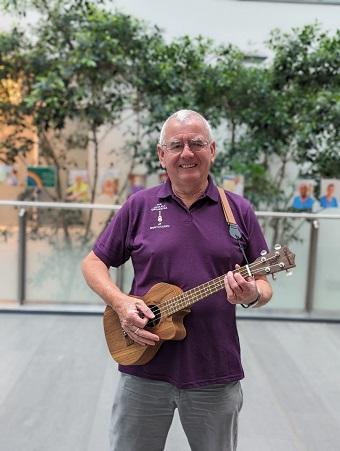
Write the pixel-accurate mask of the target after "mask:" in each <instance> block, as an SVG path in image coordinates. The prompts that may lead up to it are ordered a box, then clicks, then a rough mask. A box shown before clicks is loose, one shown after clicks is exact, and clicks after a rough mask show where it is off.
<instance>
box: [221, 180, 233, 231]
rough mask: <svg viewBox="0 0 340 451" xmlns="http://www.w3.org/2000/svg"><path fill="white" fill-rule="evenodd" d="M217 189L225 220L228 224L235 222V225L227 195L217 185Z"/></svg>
mask: <svg viewBox="0 0 340 451" xmlns="http://www.w3.org/2000/svg"><path fill="white" fill-rule="evenodd" d="M217 189H218V192H219V194H220V198H221V202H222V208H223V213H224V216H225V220H226V221H227V223H228V224H235V225H236V226H237V224H236V221H235V218H234V215H233V212H232V211H231V208H230V205H229V202H228V199H227V196H226V195H225V192H224V189H223V188H221V187H220V186H218V187H217Z"/></svg>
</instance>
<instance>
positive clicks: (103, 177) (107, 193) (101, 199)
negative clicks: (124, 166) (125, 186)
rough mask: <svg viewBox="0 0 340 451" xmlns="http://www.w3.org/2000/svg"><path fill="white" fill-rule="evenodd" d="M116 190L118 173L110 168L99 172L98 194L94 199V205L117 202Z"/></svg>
mask: <svg viewBox="0 0 340 451" xmlns="http://www.w3.org/2000/svg"><path fill="white" fill-rule="evenodd" d="M118 189H119V178H118V172H117V171H116V170H115V169H112V168H110V169H106V170H101V171H100V173H99V194H98V195H97V197H96V203H98V204H111V203H112V204H113V203H115V202H116V201H117V196H118Z"/></svg>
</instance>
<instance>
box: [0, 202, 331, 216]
mask: <svg viewBox="0 0 340 451" xmlns="http://www.w3.org/2000/svg"><path fill="white" fill-rule="evenodd" d="M0 206H7V207H20V208H25V207H35V208H59V209H66V210H69V209H72V208H75V209H79V210H91V209H92V208H93V209H97V210H114V211H116V210H119V209H120V208H121V205H120V204H113V205H107V204H91V203H72V202H33V201H19V200H0ZM322 211H323V210H320V211H318V212H315V213H295V212H294V213H293V212H283V211H256V212H255V213H256V216H258V217H261V218H265V217H270V218H296V219H340V214H329V213H322Z"/></svg>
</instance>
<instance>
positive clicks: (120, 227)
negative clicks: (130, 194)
mask: <svg viewBox="0 0 340 451" xmlns="http://www.w3.org/2000/svg"><path fill="white" fill-rule="evenodd" d="M129 231H130V214H129V203H128V202H126V203H125V204H124V205H123V206H122V208H121V209H120V210H118V212H117V213H116V214H115V216H114V217H113V218H112V220H111V222H110V223H109V224H108V226H107V227H106V229H105V230H104V231H103V233H102V234H101V235H100V236H99V238H98V239H97V241H96V242H95V244H94V246H93V249H92V250H93V252H94V253H95V254H96V256H97V257H98V258H100V260H102V261H103V262H104V263H105V264H106V266H107V267H110V266H114V267H118V266H121V265H122V264H123V263H125V262H126V261H127V260H128V259H129V258H130V253H131V249H130V246H129Z"/></svg>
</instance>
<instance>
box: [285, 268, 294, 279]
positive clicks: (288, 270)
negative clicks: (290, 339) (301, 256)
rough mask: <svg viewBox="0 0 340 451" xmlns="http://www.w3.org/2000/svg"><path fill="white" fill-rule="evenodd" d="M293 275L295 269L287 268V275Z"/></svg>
mask: <svg viewBox="0 0 340 451" xmlns="http://www.w3.org/2000/svg"><path fill="white" fill-rule="evenodd" d="M292 275H293V271H291V270H290V269H286V276H287V277H290V276H292Z"/></svg>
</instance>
